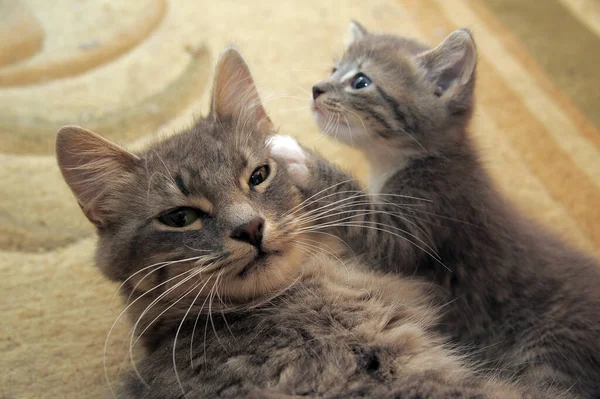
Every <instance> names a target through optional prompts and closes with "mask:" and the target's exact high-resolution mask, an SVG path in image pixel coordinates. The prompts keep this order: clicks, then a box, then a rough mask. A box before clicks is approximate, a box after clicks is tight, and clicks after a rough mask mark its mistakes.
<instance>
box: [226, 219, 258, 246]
mask: <svg viewBox="0 0 600 399" xmlns="http://www.w3.org/2000/svg"><path fill="white" fill-rule="evenodd" d="M264 228H265V219H263V218H262V217H260V216H256V217H254V218H253V219H252V220H250V221H249V222H248V223H244V224H242V225H240V226H238V227H236V228H235V229H234V230H233V233H231V238H233V239H234V240H238V241H243V242H247V243H248V244H250V245H252V246H254V247H256V248H257V249H258V251H259V253H262V252H263V251H262V248H261V244H262V239H263V231H264Z"/></svg>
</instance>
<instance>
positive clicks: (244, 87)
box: [210, 48, 274, 133]
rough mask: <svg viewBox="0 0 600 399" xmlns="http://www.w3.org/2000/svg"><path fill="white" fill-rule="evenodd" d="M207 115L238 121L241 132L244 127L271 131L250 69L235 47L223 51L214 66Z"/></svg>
mask: <svg viewBox="0 0 600 399" xmlns="http://www.w3.org/2000/svg"><path fill="white" fill-rule="evenodd" d="M210 115H211V117H212V118H213V119H214V120H215V121H219V120H224V119H232V120H234V121H237V122H238V123H239V122H241V123H239V125H240V127H241V129H242V130H243V129H244V128H247V129H248V130H250V131H252V132H257V133H260V132H269V131H273V130H274V128H273V123H272V122H271V119H269V116H268V115H267V111H266V110H265V108H264V107H263V105H262V101H261V99H260V96H259V94H258V90H257V89H256V85H255V84H254V79H252V74H251V73H250V68H249V67H248V64H246V61H244V58H243V57H242V55H241V54H240V53H239V51H237V50H236V49H235V48H228V49H227V50H225V51H224V52H223V54H222V55H221V58H220V59H219V62H218V63H217V68H216V72H215V83H214V86H213V95H212V102H211V108H210ZM257 128H258V129H257Z"/></svg>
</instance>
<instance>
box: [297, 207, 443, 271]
mask: <svg viewBox="0 0 600 399" xmlns="http://www.w3.org/2000/svg"><path fill="white" fill-rule="evenodd" d="M346 213H347V212H341V214H346ZM377 213H386V212H381V211H371V212H365V213H361V214H356V215H351V216H347V217H344V218H339V219H336V221H335V222H325V223H322V224H312V225H310V226H308V227H301V228H299V229H298V232H303V231H306V230H310V229H311V228H312V227H319V226H321V227H322V226H324V227H330V226H332V224H331V223H339V222H347V221H352V220H353V219H355V218H356V216H364V215H369V214H377ZM336 215H337V214H336ZM333 216H335V215H333ZM400 218H401V217H400ZM401 219H404V218H401ZM353 223H355V224H356V225H359V226H360V225H362V224H364V223H368V224H370V225H379V226H384V227H388V228H391V229H394V230H397V231H399V232H401V233H404V234H406V235H408V236H410V237H413V238H414V239H415V240H417V241H419V242H420V243H421V244H423V245H424V246H425V247H426V248H427V249H429V250H430V251H431V252H432V253H433V254H434V255H435V256H434V258H436V259H440V260H441V258H440V256H439V255H438V253H437V252H436V251H435V249H433V248H432V247H431V246H430V245H429V244H427V243H426V242H425V241H424V240H423V239H421V238H420V237H418V236H416V235H414V234H412V233H410V232H409V231H407V230H404V229H401V228H399V227H396V226H392V225H389V224H386V223H379V222H374V221H369V220H356V221H354V222H353Z"/></svg>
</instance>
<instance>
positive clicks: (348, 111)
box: [341, 105, 369, 138]
mask: <svg viewBox="0 0 600 399" xmlns="http://www.w3.org/2000/svg"><path fill="white" fill-rule="evenodd" d="M341 107H342V110H343V112H347V113H350V114H352V115H354V116H356V117H357V118H358V120H359V121H360V123H361V124H362V127H363V129H364V133H365V134H368V133H369V131H368V130H367V126H366V125H365V122H364V121H363V119H362V118H361V117H360V115H358V114H357V113H356V112H354V111H352V110H350V109H348V108H347V107H344V106H343V105H341ZM346 121H347V119H346ZM348 130H351V129H350V124H348ZM350 137H351V138H352V135H351V134H350Z"/></svg>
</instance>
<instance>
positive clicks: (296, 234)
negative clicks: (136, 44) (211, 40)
mask: <svg viewBox="0 0 600 399" xmlns="http://www.w3.org/2000/svg"><path fill="white" fill-rule="evenodd" d="M273 132H274V129H273V126H272V124H271V122H270V120H269V118H268V117H267V115H266V113H265V111H264V109H263V107H262V106H261V105H260V101H259V97H258V94H257V91H256V89H255V87H254V83H253V81H252V77H251V75H250V72H249V70H248V67H247V65H246V64H245V62H244V61H243V59H242V58H241V56H240V55H239V53H238V52H237V51H235V50H233V49H230V50H228V51H226V52H225V54H224V55H223V56H222V58H221V60H220V62H219V64H218V66H217V70H216V79H215V84H214V91H213V99H212V108H211V111H210V114H209V115H208V117H207V118H203V119H200V120H199V121H198V122H197V123H196V124H195V125H194V126H193V127H192V128H190V129H189V130H186V131H184V132H182V133H180V134H178V135H175V136H172V137H170V138H167V139H164V140H162V141H160V142H157V143H155V144H153V145H151V146H149V148H147V149H146V150H145V151H142V152H139V153H135V154H134V153H131V152H128V151H126V150H124V149H122V148H121V147H118V146H117V145H115V144H113V143H111V142H109V141H107V140H105V139H103V138H102V137H100V136H98V135H96V134H94V133H92V132H89V131H87V130H84V129H82V128H79V127H65V128H63V129H61V130H60V132H59V133H58V138H57V143H56V148H57V157H58V163H59V165H60V168H61V171H62V173H63V176H64V178H65V180H66V181H67V183H68V184H69V186H70V187H71V189H72V191H73V193H74V195H75V196H76V198H77V200H78V201H79V203H80V205H81V208H82V210H83V212H84V213H85V215H86V216H87V217H88V219H89V220H90V221H91V222H92V223H93V224H94V225H95V226H96V228H97V233H98V250H97V254H96V255H97V256H96V260H97V264H98V266H99V267H100V269H101V270H102V271H103V272H104V274H105V275H106V276H107V277H108V278H110V279H112V280H116V281H121V282H123V284H122V294H123V295H124V297H125V298H126V301H127V311H128V313H129V314H130V316H131V318H132V320H133V322H134V323H135V324H134V333H135V337H137V338H136V339H140V342H141V343H142V344H143V347H144V348H145V353H146V354H145V357H144V358H143V360H141V361H140V362H139V363H138V364H137V365H136V367H135V370H134V372H132V373H131V376H130V377H128V378H126V379H125V381H123V382H122V384H121V386H120V387H119V389H118V397H121V398H160V399H165V398H183V397H187V398H214V397H222V398H235V397H254V398H285V397H291V396H305V397H326V398H352V397H372V398H392V397H395V398H414V399H416V398H450V397H452V398H475V397H477V398H483V397H485V398H498V399H500V398H538V397H539V398H541V397H555V395H551V394H550V393H549V391H548V392H546V393H545V394H542V393H540V392H538V393H533V392H532V393H526V392H524V391H522V390H521V389H520V388H515V387H513V386H511V385H509V384H506V383H502V382H500V381H499V380H496V379H487V380H486V379H483V378H480V377H478V376H476V375H475V373H474V371H473V369H472V368H470V367H468V366H467V365H466V364H465V362H464V361H463V360H462V359H461V358H460V357H458V356H456V355H454V354H453V353H452V352H451V351H449V350H448V349H446V348H445V346H444V340H443V339H442V338H441V336H440V335H438V334H437V333H434V332H432V331H431V330H432V326H433V325H434V324H435V320H436V315H435V312H434V310H433V309H432V307H431V306H430V300H429V298H428V296H427V293H426V289H427V286H424V285H423V283H419V282H415V281H413V280H411V279H407V278H401V277H399V276H387V277H386V276H381V275H377V274H374V273H373V272H369V271H368V270H366V269H365V268H364V267H363V266H361V265H360V264H357V263H353V262H350V261H346V262H344V261H342V260H341V259H337V258H336V256H335V252H334V251H335V248H333V247H331V245H333V242H332V243H329V244H327V243H326V242H324V241H323V240H318V241H317V240H316V239H315V237H316V235H315V232H314V231H313V230H312V229H311V228H309V227H307V226H310V224H307V221H308V219H307V217H308V216H307V213H306V211H305V210H304V209H307V208H306V207H305V205H308V204H310V201H308V202H303V201H304V200H305V198H303V197H302V196H301V195H300V192H299V190H298V189H297V188H296V187H294V186H293V185H292V184H291V182H290V177H289V175H288V173H287V170H286V168H284V167H280V165H279V164H277V163H276V162H275V161H273V160H272V159H271V157H270V156H269V151H268V148H267V146H266V145H265V141H266V140H267V138H268V136H269V135H271V134H273ZM328 253H331V256H330V255H328ZM564 397H566V395H565V396H564Z"/></svg>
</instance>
